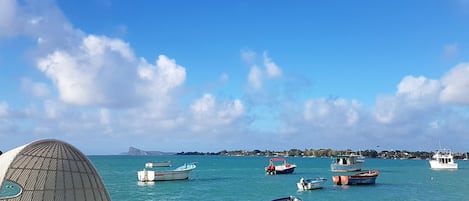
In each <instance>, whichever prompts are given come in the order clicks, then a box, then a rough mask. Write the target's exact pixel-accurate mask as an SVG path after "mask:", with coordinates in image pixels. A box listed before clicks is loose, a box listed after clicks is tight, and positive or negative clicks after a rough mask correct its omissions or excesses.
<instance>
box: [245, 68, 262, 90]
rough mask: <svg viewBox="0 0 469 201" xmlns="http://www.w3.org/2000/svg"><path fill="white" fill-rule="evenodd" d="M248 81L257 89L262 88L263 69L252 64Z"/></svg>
mask: <svg viewBox="0 0 469 201" xmlns="http://www.w3.org/2000/svg"><path fill="white" fill-rule="evenodd" d="M248 83H249V86H251V87H252V88H253V89H255V90H259V89H261V88H262V71H261V70H260V69H259V68H258V67H257V66H252V67H251V71H249V75H248Z"/></svg>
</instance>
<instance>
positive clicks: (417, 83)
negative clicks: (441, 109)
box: [397, 76, 441, 107]
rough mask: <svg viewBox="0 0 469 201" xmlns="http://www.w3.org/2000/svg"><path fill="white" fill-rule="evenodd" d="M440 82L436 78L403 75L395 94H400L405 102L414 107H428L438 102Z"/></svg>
mask: <svg viewBox="0 0 469 201" xmlns="http://www.w3.org/2000/svg"><path fill="white" fill-rule="evenodd" d="M440 91H441V84H440V81H438V80H431V79H428V78H425V77H423V76H419V77H413V76H406V77H404V78H403V79H402V80H401V82H400V83H399V85H398V87H397V96H401V97H402V98H404V99H405V100H406V101H407V102H406V104H409V105H413V106H414V107H428V106H431V105H435V104H438V95H439V93H440Z"/></svg>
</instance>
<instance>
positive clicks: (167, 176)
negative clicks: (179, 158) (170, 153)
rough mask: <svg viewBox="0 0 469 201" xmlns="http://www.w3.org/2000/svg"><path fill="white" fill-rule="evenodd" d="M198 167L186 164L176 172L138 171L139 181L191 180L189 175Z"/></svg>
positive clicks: (193, 164) (175, 170)
mask: <svg viewBox="0 0 469 201" xmlns="http://www.w3.org/2000/svg"><path fill="white" fill-rule="evenodd" d="M196 167H197V166H196V165H195V163H189V164H187V163H186V164H184V165H182V166H180V167H178V168H176V169H174V170H167V171H153V170H146V169H144V170H141V171H138V172H137V176H138V181H141V182H153V181H172V180H185V179H189V173H190V172H191V171H192V170H193V169H195V168H196Z"/></svg>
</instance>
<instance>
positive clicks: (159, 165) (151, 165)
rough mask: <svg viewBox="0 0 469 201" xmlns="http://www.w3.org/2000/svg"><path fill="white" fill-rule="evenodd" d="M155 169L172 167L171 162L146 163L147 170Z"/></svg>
mask: <svg viewBox="0 0 469 201" xmlns="http://www.w3.org/2000/svg"><path fill="white" fill-rule="evenodd" d="M154 167H171V161H159V162H151V163H145V168H154Z"/></svg>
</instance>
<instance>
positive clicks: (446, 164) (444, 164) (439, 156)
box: [429, 149, 458, 169]
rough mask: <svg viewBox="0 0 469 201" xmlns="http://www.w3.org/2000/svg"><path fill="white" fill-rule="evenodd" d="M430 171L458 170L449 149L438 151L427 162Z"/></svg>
mask: <svg viewBox="0 0 469 201" xmlns="http://www.w3.org/2000/svg"><path fill="white" fill-rule="evenodd" d="M429 163H430V168H431V169H458V164H457V163H455V162H454V159H453V154H452V153H451V150H450V149H439V150H437V152H436V154H435V155H433V157H432V159H430V161H429Z"/></svg>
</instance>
